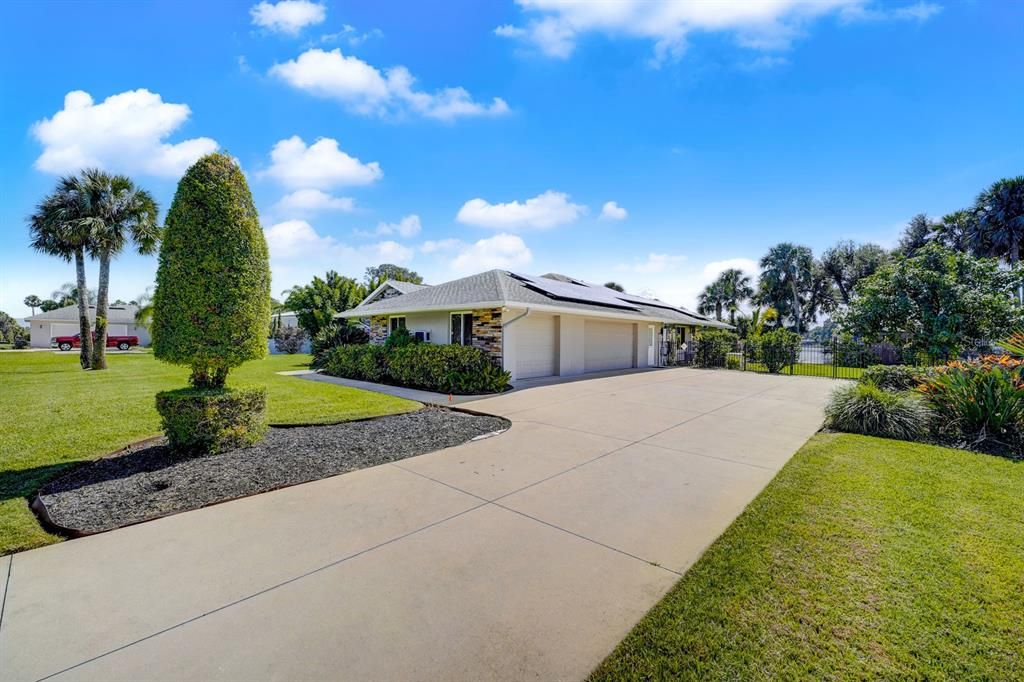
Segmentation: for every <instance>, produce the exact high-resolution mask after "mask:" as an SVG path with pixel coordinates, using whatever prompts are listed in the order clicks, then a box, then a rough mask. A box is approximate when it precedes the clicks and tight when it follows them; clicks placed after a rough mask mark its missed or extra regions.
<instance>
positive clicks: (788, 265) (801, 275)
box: [758, 242, 814, 334]
mask: <svg viewBox="0 0 1024 682" xmlns="http://www.w3.org/2000/svg"><path fill="white" fill-rule="evenodd" d="M813 269H814V256H813V255H812V254H811V250H810V249H809V248H807V247H806V246H797V245H796V244H791V243H789V242H782V243H781V244H776V245H775V246H773V247H771V248H770V249H768V253H766V254H765V255H764V257H763V258H762V259H761V279H760V291H759V292H758V300H759V302H760V303H763V304H766V305H770V306H772V307H774V308H776V309H777V310H778V311H779V313H780V314H781V315H785V314H787V313H788V315H789V316H790V317H792V318H793V324H794V326H795V328H796V333H797V334H800V333H802V327H803V325H802V322H803V320H802V317H803V309H802V306H803V303H802V301H801V299H800V294H801V292H802V291H807V290H809V289H811V288H812V287H811V284H812V281H813V278H814V273H813ZM787 299H788V300H787Z"/></svg>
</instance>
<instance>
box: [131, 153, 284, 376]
mask: <svg viewBox="0 0 1024 682" xmlns="http://www.w3.org/2000/svg"><path fill="white" fill-rule="evenodd" d="M269 324H270V264H269V260H268V253H267V242H266V239H265V238H264V237H263V230H262V229H261V228H260V221H259V217H258V216H257V214H256V207H255V205H254V204H253V200H252V194H250V192H249V186H248V184H247V183H246V181H245V176H244V175H243V174H242V170H241V169H240V168H239V167H238V165H237V164H236V163H235V162H234V160H233V159H231V157H229V156H227V155H226V154H209V155H207V156H204V157H203V158H201V159H199V160H198V161H197V162H196V163H195V164H193V165H192V167H190V168H189V169H188V171H187V172H186V173H185V176H184V177H183V178H182V179H181V181H180V182H179V183H178V190H177V192H175V194H174V202H173V203H172V204H171V208H170V210H169V211H168V213H167V220H166V228H165V232H164V239H163V243H162V244H161V247H160V262H159V266H158V268H157V274H156V292H155V293H154V295H153V323H152V325H151V331H152V336H153V354H154V355H155V356H156V357H157V359H159V360H163V361H164V362H170V363H173V364H176V365H188V366H191V367H192V383H193V385H194V386H207V387H218V386H223V385H224V379H225V378H226V377H227V373H228V370H230V369H231V368H232V367H237V366H238V365H240V364H242V363H243V362H245V361H246V360H254V359H258V358H262V357H263V356H264V355H266V352H267V341H266V337H267V329H268V326H269Z"/></svg>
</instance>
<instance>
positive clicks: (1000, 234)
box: [971, 175, 1024, 296]
mask: <svg viewBox="0 0 1024 682" xmlns="http://www.w3.org/2000/svg"><path fill="white" fill-rule="evenodd" d="M974 214H975V215H976V216H977V225H976V228H975V229H974V230H973V231H972V239H971V243H972V245H973V246H975V247H976V248H977V249H978V250H979V251H982V252H984V253H986V255H989V256H996V257H1000V258H1005V259H1006V260H1007V261H1009V263H1010V265H1011V266H1015V265H1017V263H1018V262H1019V261H1020V250H1021V244H1022V242H1024V176H1021V175H1018V176H1017V177H1015V178H1004V179H1002V180H999V181H998V182H995V183H993V184H992V186H991V187H989V188H988V189H987V190H985V191H984V192H982V193H981V194H980V195H979V196H978V199H977V200H976V201H975V204H974ZM1020 294H1021V292H1019V291H1018V296H1020Z"/></svg>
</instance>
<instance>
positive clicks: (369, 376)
mask: <svg viewBox="0 0 1024 682" xmlns="http://www.w3.org/2000/svg"><path fill="white" fill-rule="evenodd" d="M322 369H323V371H324V373H326V374H331V375H334V376H339V377H345V378H348V379H357V380H360V381H374V382H383V383H390V384H396V385H399V386H408V387H410V388H420V389H423V390H427V391H437V392H441V393H459V394H473V393H497V392H499V391H503V390H505V389H506V388H507V387H508V385H509V381H510V379H511V375H510V374H509V373H508V372H506V371H505V370H503V369H501V368H500V367H497V366H495V365H494V363H493V362H492V361H491V359H490V357H489V356H488V355H487V353H486V352H484V351H483V350H481V349H479V348H473V347H470V346H458V345H435V344H430V343H411V344H408V345H404V346H399V347H394V348H389V347H387V346H386V345H384V346H380V345H371V344H364V345H351V346H338V347H337V348H334V349H333V350H330V351H328V352H327V353H326V355H325V356H324V360H323V362H322Z"/></svg>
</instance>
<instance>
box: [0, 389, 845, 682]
mask: <svg viewBox="0 0 1024 682" xmlns="http://www.w3.org/2000/svg"><path fill="white" fill-rule="evenodd" d="M835 385H836V384H835V382H833V381H830V380H825V379H812V378H804V377H779V376H764V375H757V374H752V373H740V372H728V371H718V372H711V371H700V370H690V369H672V370H661V371H651V372H642V373H635V374H624V375H619V376H612V377H605V378H599V379H590V380H586V381H575V382H570V383H562V384H554V385H549V386H541V387H536V388H531V389H528V390H521V391H516V392H514V393H511V394H508V395H504V396H500V397H495V398H488V399H486V400H481V401H478V402H475V403H473V404H472V405H471V407H473V408H474V409H477V410H482V411H487V412H492V413H497V414H502V415H506V416H508V417H509V419H511V420H512V422H513V427H512V428H511V429H510V430H509V431H508V432H507V433H505V434H503V435H501V436H497V437H494V438H491V439H487V440H483V441H478V442H474V443H468V444H465V445H462V446H459V447H456V448H451V449H448V450H442V451H439V452H435V453H431V454H428V455H423V456H420V457H416V458H411V459H406V460H402V461H400V462H397V463H394V464H387V465H383V466H378V467H374V468H371V469H364V470H362V471H357V472H354V473H350V474H346V475H343V476H337V477H334V478H329V479H325V480H322V481H318V482H314V483H308V484H305V485H300V486H296V487H293V488H288V489H285V490H280V491H277V492H272V493H267V494H263V495H258V496H255V497H250V498H247V499H243V500H237V501H235V502H229V503H226V504H222V505H218V506H215V507H210V508H207V509H201V510H197V511H194V512H189V513H185V514H179V515H177V516H172V517H168V518H165V519H162V520H159V521H154V522H150V523H145V524H141V525H138V526H134V527H130V528H125V529H122V530H119V531H114V532H111V533H106V534H103V535H97V536H93V537H89V538H85V539H81V540H75V541H72V542H67V543H63V544H60V545H54V546H51V547H45V548H42V549H38V550H34V551H31V552H25V553H22V554H17V555H15V556H13V557H5V558H3V559H0V590H3V589H4V587H5V588H6V595H2V594H0V598H2V599H3V603H4V606H3V611H2V613H0V618H2V620H0V671H3V673H2V677H3V679H4V680H12V681H13V680H37V679H49V678H55V679H59V680H71V679H89V680H115V679H121V680H129V679H130V680H143V679H160V680H183V679H192V680H198V679H203V680H213V679H225V680H227V679H233V680H240V679H245V680H257V679H259V680H262V679H275V680H295V679H316V678H332V679H360V680H363V679H365V680H404V679H417V680H439V679H444V680H456V679H472V680H488V679H504V680H519V679H542V680H555V679H565V680H572V679H579V678H581V677H583V676H585V675H586V674H587V673H588V672H589V671H590V670H591V669H592V668H593V667H594V666H595V665H597V664H598V663H599V662H600V661H601V660H602V658H603V657H604V656H606V655H607V654H608V653H609V652H610V651H611V649H612V648H613V647H614V646H615V645H616V644H617V643H618V641H619V640H620V639H621V638H622V637H623V636H624V635H625V634H626V633H627V632H628V631H629V629H630V627H631V626H632V625H633V624H635V623H636V621H637V620H638V619H639V618H640V617H641V616H642V615H643V614H644V613H645V612H646V611H647V610H648V609H649V608H650V607H651V606H653V605H654V604H655V602H657V601H658V599H659V598H660V597H661V596H662V595H663V594H664V593H665V592H666V591H667V590H668V589H669V588H670V587H671V586H672V585H673V583H675V581H676V580H678V578H679V576H680V574H681V573H683V572H684V571H685V570H686V569H687V567H689V566H690V565H691V564H692V563H693V562H694V561H695V560H696V559H697V558H698V557H699V556H700V554H701V552H702V551H703V550H704V548H705V547H707V545H708V544H709V543H711V542H712V541H713V540H714V539H715V538H716V537H717V536H718V535H719V534H720V533H721V532H722V531H723V530H724V529H725V528H726V527H727V526H728V525H729V524H730V523H731V522H732V520H733V519H734V518H735V517H736V516H737V515H738V514H739V513H740V512H741V511H742V510H743V508H744V507H745V506H746V505H747V504H748V503H749V502H750V501H751V500H752V499H753V498H754V496H755V495H757V493H758V492H759V491H760V490H761V489H762V488H763V487H764V485H765V484H766V483H768V481H769V480H771V478H772V477H773V476H774V475H775V473H776V472H777V471H778V470H779V468H781V467H782V466H783V464H785V462H786V461H787V460H788V459H789V457H790V456H791V455H792V454H793V452H795V451H796V450H797V449H798V448H799V447H800V445H801V444H802V443H803V442H804V441H805V440H806V439H807V438H808V437H809V436H810V435H811V434H813V433H814V432H815V430H817V428H818V427H819V426H820V423H821V419H822V405H823V403H824V400H825V397H826V396H827V394H828V392H829V390H830V389H831V388H832V387H834V386H835ZM4 578H6V580H4Z"/></svg>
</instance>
